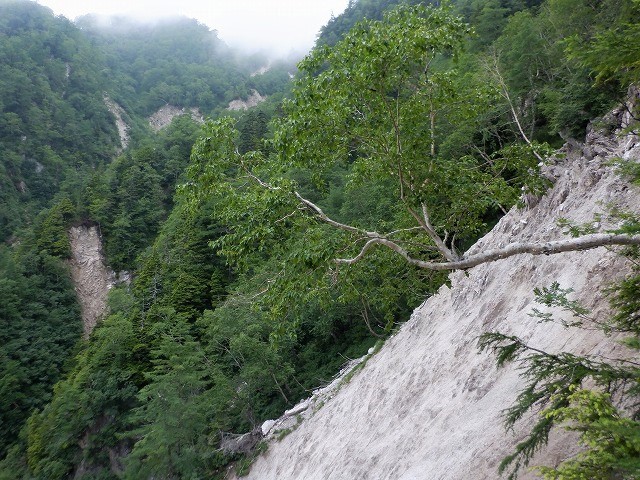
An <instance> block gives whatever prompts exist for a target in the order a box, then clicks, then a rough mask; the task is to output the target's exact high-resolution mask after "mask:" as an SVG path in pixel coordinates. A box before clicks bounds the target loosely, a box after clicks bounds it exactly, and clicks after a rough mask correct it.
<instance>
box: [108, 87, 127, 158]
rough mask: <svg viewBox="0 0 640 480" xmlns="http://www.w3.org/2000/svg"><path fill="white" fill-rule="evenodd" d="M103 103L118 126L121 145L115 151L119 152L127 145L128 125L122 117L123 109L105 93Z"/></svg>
mask: <svg viewBox="0 0 640 480" xmlns="http://www.w3.org/2000/svg"><path fill="white" fill-rule="evenodd" d="M104 103H105V105H106V106H107V108H108V109H109V112H111V115H113V117H114V118H115V120H116V127H117V128H118V136H119V137H120V147H121V148H119V149H118V152H117V153H118V154H120V153H122V152H123V151H124V150H125V149H126V148H127V146H128V145H129V126H128V125H127V122H125V121H124V119H123V115H124V110H123V109H122V107H121V106H120V105H118V104H117V103H116V102H114V101H113V100H112V99H111V98H109V96H108V95H106V94H105V96H104Z"/></svg>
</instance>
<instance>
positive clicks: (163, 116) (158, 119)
mask: <svg viewBox="0 0 640 480" xmlns="http://www.w3.org/2000/svg"><path fill="white" fill-rule="evenodd" d="M180 115H190V116H191V118H192V119H193V120H195V121H196V122H198V123H204V117H203V116H202V113H200V110H198V109H197V108H183V107H176V106H175V105H169V104H167V105H165V106H164V107H162V108H160V109H159V110H158V111H157V112H156V113H154V114H153V115H151V116H150V117H149V119H148V120H149V126H150V127H151V129H152V130H153V131H154V132H158V131H160V130H162V129H163V128H165V127H168V126H169V125H171V122H172V121H173V119H174V118H175V117H179V116H180Z"/></svg>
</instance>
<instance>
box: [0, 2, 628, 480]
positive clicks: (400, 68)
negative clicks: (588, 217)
mask: <svg viewBox="0 0 640 480" xmlns="http://www.w3.org/2000/svg"><path fill="white" fill-rule="evenodd" d="M440 3H441V2H435V1H434V2H417V1H407V2H402V1H390V0H385V1H383V0H359V1H352V2H350V3H349V6H348V7H347V9H346V11H345V12H344V13H343V14H342V15H340V16H338V17H335V18H332V19H330V20H329V21H328V23H327V25H326V26H325V27H323V29H322V30H321V32H320V35H319V38H318V42H317V47H316V48H315V49H314V50H313V51H312V52H311V53H310V54H309V55H308V56H307V57H306V58H305V59H304V60H303V61H302V62H301V63H300V64H299V65H298V67H297V69H298V70H299V71H298V72H297V75H296V78H295V80H294V81H293V82H290V75H289V73H290V72H294V71H296V67H295V66H293V65H291V64H290V63H289V62H286V61H280V62H278V61H272V62H271V66H270V69H269V70H268V71H267V72H265V73H262V74H258V75H252V74H253V72H255V71H256V70H258V69H259V68H260V67H262V66H264V65H265V64H266V63H267V59H266V58H264V57H262V56H259V55H256V56H243V55H240V54H238V53H237V52H233V51H232V50H231V49H229V48H228V47H227V46H226V45H225V44H224V43H223V41H222V40H220V39H218V38H217V35H216V34H215V32H213V31H211V30H209V28H207V27H206V26H203V25H201V24H198V23H197V22H196V21H195V20H189V19H184V18H182V19H173V20H167V21H162V22H160V23H157V24H146V25H140V24H136V23H135V22H133V21H130V20H127V19H124V18H114V19H101V18H97V17H93V16H88V17H84V18H81V19H79V20H78V22H77V24H73V23H71V22H69V21H68V20H66V19H64V18H62V17H55V16H54V15H53V14H52V12H51V11H50V10H48V9H46V8H43V7H41V6H39V5H37V4H35V3H33V2H29V1H26V0H25V1H7V0H3V1H0V73H1V74H0V156H1V157H2V164H1V166H0V168H1V169H2V170H0V199H1V200H0V241H2V242H3V244H2V245H1V246H0V298H2V304H1V305H0V337H1V339H2V342H0V397H1V398H2V402H1V404H0V425H1V436H0V478H2V479H14V478H23V479H48V480H49V479H63V478H69V477H71V476H73V477H74V478H84V479H108V478H127V479H145V478H218V477H219V476H221V475H222V473H223V472H224V470H225V468H226V466H227V465H228V464H229V463H230V462H232V461H235V460H238V459H240V458H241V457H242V456H241V455H240V454H229V453H225V452H223V451H222V450H221V449H220V441H221V435H222V434H225V433H244V432H248V431H251V430H252V429H254V428H256V427H257V426H259V425H260V424H261V423H262V422H263V421H264V420H266V419H268V418H274V417H276V416H278V415H279V414H280V413H281V412H283V411H284V410H285V409H287V408H290V407H291V406H292V405H294V404H295V403H296V402H297V401H298V400H300V399H301V398H304V397H305V396H307V395H308V394H309V392H310V391H311V390H313V389H314V388H316V387H317V386H319V385H322V384H323V383H325V382H327V381H329V380H330V379H331V378H332V376H333V375H334V374H335V373H336V372H337V371H338V370H339V368H340V366H341V365H342V364H343V363H344V361H345V359H347V358H354V357H357V356H360V355H363V354H364V353H366V352H367V350H368V349H369V348H370V347H372V346H373V345H374V344H375V343H376V342H378V341H380V340H383V339H384V338H386V337H387V336H388V335H390V334H391V333H392V332H393V331H394V329H395V328H397V326H398V325H399V324H401V323H402V322H404V321H405V320H406V319H407V318H408V316H409V315H410V313H411V311H412V310H413V309H414V308H415V307H416V306H417V305H419V304H420V303H421V302H422V301H423V300H424V298H425V297H426V296H428V295H429V294H431V293H433V292H435V291H436V290H437V289H438V288H439V286H440V285H442V283H443V282H444V281H445V280H446V275H445V274H444V273H441V272H434V271H429V270H426V269H424V268H420V265H418V264H411V263H407V261H406V258H410V259H415V258H421V259H423V261H425V262H437V261H439V260H440V259H441V257H442V256H443V255H444V257H446V260H451V259H455V258H457V256H458V252H463V251H464V250H465V248H466V247H467V246H469V245H470V244H471V243H473V242H474V241H475V240H476V239H477V238H478V237H479V236H481V235H483V234H484V233H486V232H487V231H488V230H489V229H490V228H491V226H492V225H493V224H495V222H496V221H497V220H498V219H499V218H500V216H501V215H502V214H503V213H504V212H505V211H506V210H508V209H509V208H510V207H511V206H512V205H514V204H516V203H517V202H518V200H519V198H520V196H521V193H522V191H523V190H525V191H526V192H527V193H532V194H538V193H540V192H541V191H543V190H544V188H545V187H546V184H545V182H544V181H543V179H541V178H540V176H539V175H538V174H537V172H538V169H539V166H540V160H541V158H543V157H544V156H545V154H546V153H548V152H549V151H550V150H551V149H552V148H554V147H558V146H560V145H561V144H562V143H563V142H564V140H566V139H569V138H578V139H580V137H581V136H583V135H584V132H585V127H586V126H587V124H588V122H589V121H591V120H592V119H594V118H596V117H598V116H599V115H602V114H603V113H605V112H606V111H607V110H608V109H610V108H611V107H612V106H613V105H615V104H616V103H618V102H619V101H620V100H621V99H622V98H624V95H625V92H626V90H627V88H628V86H629V85H630V84H631V83H632V82H635V81H637V80H638V76H639V69H640V66H639V64H638V58H640V38H639V37H640V28H638V24H639V22H640V3H639V2H638V1H637V0H544V1H542V0H540V1H534V0H530V1H529V0H528V1H525V0H458V1H456V2H450V3H449V4H447V5H445V6H444V7H443V6H441V5H440ZM442 3H445V2H442ZM398 4H400V8H396V9H394V7H396V6H397V5H398ZM384 12H386V14H384ZM385 15H386V16H385ZM253 89H255V90H257V91H258V92H259V93H261V94H262V95H267V96H268V97H269V98H268V99H267V101H266V102H264V103H263V104H261V105H259V106H258V107H254V108H253V109H251V110H249V111H247V112H229V111H226V110H225V109H226V106H227V105H228V102H229V101H230V100H232V99H235V98H246V97H247V96H248V95H249V94H250V92H251V91H252V90H253ZM105 95H106V96H107V98H109V99H111V100H113V101H115V102H116V103H117V104H118V105H119V106H120V107H121V108H122V109H123V112H124V114H123V117H124V120H125V121H126V123H127V124H128V126H129V134H130V137H131V141H130V143H129V145H128V147H127V148H125V149H124V151H122V145H121V143H120V139H119V137H118V131H117V129H116V126H115V119H114V116H113V114H112V113H110V111H109V109H108V106H107V104H106V102H105ZM165 105H174V106H177V107H180V108H197V109H199V111H200V112H201V113H202V114H204V115H205V116H208V117H209V118H210V120H209V121H207V122H206V123H205V125H204V126H201V125H199V124H198V122H197V121H196V120H194V119H193V118H191V116H189V115H182V116H178V117H176V118H175V119H173V121H172V123H171V125H169V126H168V127H166V128H164V129H162V130H160V131H159V132H154V131H153V130H152V129H151V128H150V127H149V124H148V121H147V117H148V116H149V115H151V114H152V113H154V112H155V111H156V110H157V109H158V108H160V107H163V106H165ZM300 199H304V201H305V202H307V203H302V204H301V203H300ZM416 212H418V213H419V214H416ZM414 214H415V215H414ZM319 218H320V221H318V219H319ZM326 219H330V220H331V221H332V222H333V224H332V223H330V222H327V221H326ZM416 219H417V220H418V222H419V225H418V226H419V227H425V228H424V229H425V230H427V232H428V233H429V235H427V238H426V239H425V238H424V237H420V236H419V235H418V234H416V228H417V227H416V224H415V221H416ZM420 219H422V220H420ZM420 222H422V223H420ZM81 224H84V225H98V226H99V227H100V231H101V234H102V239H103V243H104V253H105V255H106V259H107V262H108V263H109V266H110V267H112V268H113V269H114V270H116V271H122V270H126V271H130V272H132V273H133V281H132V283H131V284H130V285H120V286H118V287H116V288H114V289H112V291H111V293H110V299H109V314H108V316H107V317H106V318H105V319H104V320H103V321H102V322H101V323H100V325H99V326H98V327H97V328H96V329H95V330H94V332H93V333H92V335H91V337H90V338H89V339H88V340H82V339H81V332H82V326H81V320H80V315H79V307H78V303H77V300H76V298H75V294H74V290H73V286H72V284H71V281H70V278H69V267H68V263H67V259H68V258H69V255H70V251H69V240H68V238H67V233H66V232H67V230H68V228H69V227H71V226H75V225H81ZM336 225H338V228H335V226H336ZM432 225H433V226H432ZM344 226H349V227H350V228H351V229H350V230H349V229H346V228H342V227H344ZM372 231H373V232H374V233H375V232H391V233H392V234H393V237H392V238H391V240H392V241H389V242H388V243H393V245H395V246H396V247H397V249H396V250H393V249H391V248H383V245H384V243H383V242H381V241H380V240H381V239H382V238H381V237H380V236H379V237H375V238H374V237H372V236H371V235H370V233H371V232H372ZM390 235H391V234H390ZM366 239H369V240H375V241H374V242H373V243H371V244H370V245H374V244H375V243H376V242H377V243H382V245H378V246H374V247H372V248H370V246H365V244H364V240H366ZM384 240H388V239H384ZM367 245H369V244H367ZM398 249H399V250H398ZM400 250H401V251H402V252H404V254H405V255H404V257H405V258H403V256H401V255H398V252H399V251H400ZM361 254H362V255H361ZM365 254H366V255H365ZM336 258H341V259H343V262H342V263H336V262H335V261H334V260H335V259H336ZM356 259H357V260H358V261H355V260H356ZM350 260H353V261H350ZM630 290H631V291H632V290H633V289H627V291H624V292H623V294H621V295H620V298H622V299H623V300H621V301H620V303H621V304H624V305H627V306H629V305H636V306H637V302H636V300H633V298H634V297H633V294H632V293H629V291H630ZM629 297H631V299H632V300H629ZM625 299H626V300H625ZM625 302H626V303H625ZM634 302H635V303H634ZM629 308H632V307H629ZM628 313H629V312H628ZM630 314H632V312H631V313H630ZM621 321H622V320H621ZM631 331H633V332H636V333H637V329H636V330H633V329H631ZM631 394H633V391H632V392H631ZM506 407H507V405H505V408H506ZM607 407H608V405H607ZM632 426H633V424H632ZM636 426H637V425H636ZM549 478H555V477H549ZM568 478H569V477H568ZM576 478H579V477H576Z"/></svg>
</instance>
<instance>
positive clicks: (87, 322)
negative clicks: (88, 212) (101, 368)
mask: <svg viewBox="0 0 640 480" xmlns="http://www.w3.org/2000/svg"><path fill="white" fill-rule="evenodd" d="M69 240H70V243H71V262H70V264H71V277H72V279H73V284H74V286H75V289H76V293H77V295H78V300H79V302H80V307H81V310H82V324H83V325H84V337H85V338H88V337H89V335H90V334H91V332H92V331H93V329H94V328H95V326H96V325H97V323H98V321H99V320H100V319H101V318H102V316H103V315H104V314H105V312H106V309H107V295H108V293H109V289H110V288H111V287H112V286H113V284H114V281H115V275H114V273H113V272H112V271H111V270H109V269H108V268H107V267H106V266H105V263H104V257H103V255H102V242H101V240H100V235H99V232H98V227H96V226H90V227H87V226H79V227H73V228H71V229H70V230H69Z"/></svg>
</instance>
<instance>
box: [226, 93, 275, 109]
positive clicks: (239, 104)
mask: <svg viewBox="0 0 640 480" xmlns="http://www.w3.org/2000/svg"><path fill="white" fill-rule="evenodd" d="M266 99H267V97H263V96H262V95H260V94H259V93H258V91H257V90H251V95H249V97H248V98H247V99H246V100H240V99H238V100H232V101H231V102H229V106H228V107H227V110H249V109H250V108H253V107H255V106H257V105H260V104H261V103H262V102H264V101H265V100H266Z"/></svg>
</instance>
